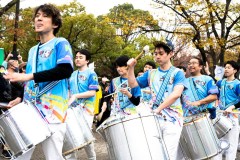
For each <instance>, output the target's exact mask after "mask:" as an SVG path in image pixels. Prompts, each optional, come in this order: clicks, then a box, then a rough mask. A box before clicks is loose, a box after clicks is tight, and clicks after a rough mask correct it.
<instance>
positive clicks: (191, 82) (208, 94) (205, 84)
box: [182, 57, 218, 119]
mask: <svg viewBox="0 0 240 160" xmlns="http://www.w3.org/2000/svg"><path fill="white" fill-rule="evenodd" d="M202 69H203V61H202V60H201V59H200V58H199V57H192V58H191V59H190V61H189V63H188V70H189V73H190V77H188V78H187V79H186V81H185V84H186V86H187V88H185V89H184V91H183V93H182V104H183V112H184V113H183V115H184V117H188V116H191V115H197V114H199V113H202V112H206V111H207V110H208V111H209V112H210V118H211V119H214V118H215V117H216V108H215V107H214V101H216V100H217V94H218V88H217V86H216V84H215V82H214V80H213V79H212V77H210V76H207V75H202V74H201V70H202Z"/></svg>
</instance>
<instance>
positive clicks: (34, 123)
mask: <svg viewBox="0 0 240 160" xmlns="http://www.w3.org/2000/svg"><path fill="white" fill-rule="evenodd" d="M0 126H1V135H2V137H3V139H4V140H5V141H6V143H7V145H8V146H9V148H10V150H11V151H12V153H13V155H14V156H15V157H17V156H18V155H21V154H22V153H23V152H25V151H27V150H28V149H29V148H31V147H33V146H34V145H37V144H39V143H40V142H42V141H44V140H45V139H47V138H48V137H50V136H51V134H52V133H51V131H50V130H49V128H48V125H47V123H46V122H45V121H44V119H43V118H42V117H41V115H40V113H39V111H38V110H37V109H36V107H35V106H33V105H32V104H31V103H30V102H22V103H20V104H18V105H16V106H14V107H12V108H10V109H9V110H7V111H6V112H4V113H3V114H2V115H1V117H0Z"/></svg>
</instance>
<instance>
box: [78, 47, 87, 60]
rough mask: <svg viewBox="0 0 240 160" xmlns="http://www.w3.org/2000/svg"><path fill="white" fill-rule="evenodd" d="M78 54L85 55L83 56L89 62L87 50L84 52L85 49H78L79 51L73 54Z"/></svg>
mask: <svg viewBox="0 0 240 160" xmlns="http://www.w3.org/2000/svg"><path fill="white" fill-rule="evenodd" d="M78 52H79V53H80V54H83V55H85V56H86V60H90V59H91V53H90V52H89V51H88V50H86V49H80V50H77V51H76V52H75V53H76V54H77V53H78Z"/></svg>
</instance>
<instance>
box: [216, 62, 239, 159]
mask: <svg viewBox="0 0 240 160" xmlns="http://www.w3.org/2000/svg"><path fill="white" fill-rule="evenodd" d="M224 67H225V71H224V75H225V77H226V78H224V79H223V80H219V81H218V82H217V86H218V87H219V89H220V94H219V109H220V110H223V111H225V113H226V116H227V117H228V118H229V119H231V120H232V122H233V124H234V126H233V128H232V129H231V130H230V131H229V132H228V134H226V135H225V136H224V137H223V138H222V139H223V140H226V141H228V142H229V143H230V147H229V149H227V150H226V151H225V159H226V160H233V159H236V154H237V147H238V137H239V129H238V127H239V122H238V115H237V114H233V112H234V110H235V109H238V108H240V103H239V102H240V81H239V80H238V79H237V78H236V73H237V72H238V71H239V65H238V63H237V62H235V61H228V62H226V64H225V65H224ZM221 158H222V157H221Z"/></svg>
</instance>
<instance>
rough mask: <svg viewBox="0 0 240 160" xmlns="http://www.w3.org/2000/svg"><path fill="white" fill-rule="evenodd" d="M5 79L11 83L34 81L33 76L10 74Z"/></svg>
mask: <svg viewBox="0 0 240 160" xmlns="http://www.w3.org/2000/svg"><path fill="white" fill-rule="evenodd" d="M3 77H4V78H5V79H8V80H10V81H11V82H26V81H29V80H32V79H33V74H24V73H8V74H6V75H4V76H3Z"/></svg>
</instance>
